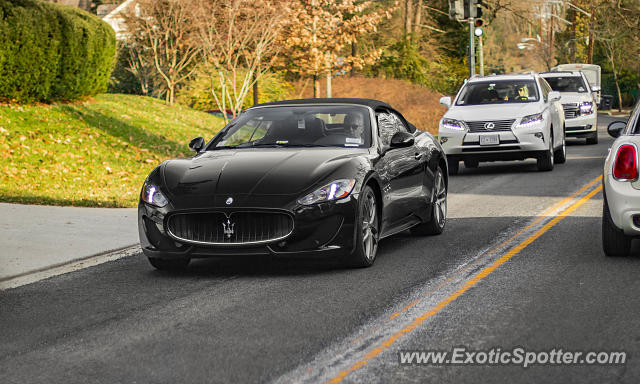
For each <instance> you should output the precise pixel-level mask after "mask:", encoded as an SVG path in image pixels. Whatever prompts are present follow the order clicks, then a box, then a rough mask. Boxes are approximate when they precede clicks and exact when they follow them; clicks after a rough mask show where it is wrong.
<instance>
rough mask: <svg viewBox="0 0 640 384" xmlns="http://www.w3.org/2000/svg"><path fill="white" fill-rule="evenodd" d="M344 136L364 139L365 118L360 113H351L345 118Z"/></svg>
mask: <svg viewBox="0 0 640 384" xmlns="http://www.w3.org/2000/svg"><path fill="white" fill-rule="evenodd" d="M343 124H344V125H343V126H344V134H345V135H347V136H349V137H357V138H359V139H360V138H362V134H363V133H364V116H363V115H362V113H359V112H349V113H348V114H347V115H346V116H345V117H344V123H343Z"/></svg>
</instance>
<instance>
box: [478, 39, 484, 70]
mask: <svg viewBox="0 0 640 384" xmlns="http://www.w3.org/2000/svg"><path fill="white" fill-rule="evenodd" d="M482 37H483V35H480V36H478V61H479V62H480V76H484V52H483V49H482V48H483V47H482Z"/></svg>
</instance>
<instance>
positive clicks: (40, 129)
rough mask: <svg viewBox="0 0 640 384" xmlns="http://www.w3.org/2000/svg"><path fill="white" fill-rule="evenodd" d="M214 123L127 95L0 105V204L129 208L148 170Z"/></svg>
mask: <svg viewBox="0 0 640 384" xmlns="http://www.w3.org/2000/svg"><path fill="white" fill-rule="evenodd" d="M222 126H223V121H222V119H220V118H217V117H214V116H212V115H209V114H207V113H204V112H198V111H194V110H192V109H189V108H186V107H181V106H166V105H165V104H164V103H163V102H162V101H160V100H157V99H153V98H149V97H141V96H132V95H119V94H105V95H99V96H96V97H95V98H93V99H91V100H88V101H84V102H80V103H74V104H54V105H30V106H25V105H0V201H5V202H19V203H28V204H54V205H78V206H102V207H133V206H136V204H137V200H138V194H139V192H140V188H141V186H142V183H143V181H144V178H145V177H146V175H147V174H148V173H149V172H150V171H151V170H152V169H153V168H154V167H155V166H157V165H158V164H159V163H161V162H162V161H163V160H165V159H167V158H170V157H178V156H183V155H187V154H188V153H189V152H190V151H189V148H188V143H189V141H190V140H191V139H192V138H193V137H196V136H203V137H205V138H211V137H212V136H213V134H214V133H216V132H218V130H220V129H221V128H222Z"/></svg>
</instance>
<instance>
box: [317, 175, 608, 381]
mask: <svg viewBox="0 0 640 384" xmlns="http://www.w3.org/2000/svg"><path fill="white" fill-rule="evenodd" d="M599 179H600V176H598V177H597V178H596V179H594V180H593V181H591V182H590V183H588V184H587V185H585V186H584V187H583V188H581V189H580V190H579V191H578V192H576V193H575V194H574V195H572V196H577V195H578V194H579V193H580V192H581V191H584V190H586V189H587V188H588V187H589V186H592V185H593V184H594V183H595V182H596V181H597V180H599ZM601 190H602V185H599V186H597V187H596V188H594V189H593V190H592V191H591V192H589V193H588V194H587V195H585V196H583V197H582V198H581V199H580V200H578V201H576V202H575V203H573V204H572V205H570V206H569V207H567V208H566V209H565V210H564V211H562V212H561V213H560V214H559V215H557V216H556V217H554V218H553V219H551V220H550V221H549V222H548V223H547V224H545V225H544V226H543V227H542V228H540V229H539V230H538V231H536V232H535V233H534V234H532V235H531V236H529V237H528V238H526V239H525V240H524V241H522V242H521V243H520V244H518V245H516V246H515V247H513V248H512V249H511V250H509V252H507V253H506V254H505V255H504V256H502V257H500V258H499V259H498V260H496V261H495V262H493V263H492V264H491V265H490V266H488V267H486V268H484V269H483V270H482V271H480V272H479V273H478V274H477V275H475V276H474V277H473V278H471V279H470V280H468V281H467V282H466V283H465V284H464V285H463V286H462V288H460V289H459V290H457V291H456V292H454V293H453V294H451V295H450V296H449V297H447V298H446V299H444V300H442V301H441V302H439V303H438V304H436V305H435V306H434V307H432V308H431V309H430V310H429V311H427V312H425V313H423V314H422V315H420V316H418V317H417V318H416V319H415V320H414V321H413V322H412V323H411V324H409V325H407V326H406V327H404V328H403V329H401V330H400V331H398V332H396V333H395V334H393V335H392V336H390V337H389V338H388V339H386V340H385V341H383V342H382V343H381V344H380V345H379V346H378V347H376V348H374V349H372V350H371V351H370V352H369V353H367V354H366V355H365V357H364V358H363V359H362V360H360V361H358V362H356V363H355V364H353V365H352V366H351V367H350V368H348V369H346V370H344V371H341V372H340V373H338V375H336V376H335V377H333V378H332V379H330V380H329V381H328V382H329V383H339V382H341V381H342V380H343V379H344V378H345V377H347V375H349V374H350V373H351V372H354V371H357V370H358V369H360V368H362V367H364V366H365V365H366V364H367V363H368V362H369V360H371V359H373V358H374V357H376V356H377V355H379V354H380V353H382V352H383V351H384V350H386V349H388V348H389V347H390V346H392V345H393V344H394V343H395V342H396V341H397V340H398V339H400V338H401V337H402V336H404V335H405V334H407V333H409V332H411V331H413V330H414V329H415V328H416V327H418V326H419V325H421V324H422V323H423V322H425V321H426V320H427V319H428V318H430V317H432V316H433V315H435V314H436V313H438V312H439V311H441V310H442V309H443V308H445V307H446V306H447V305H448V304H449V303H451V302H452V301H454V300H455V299H457V298H458V297H459V296H460V295H462V294H463V293H465V292H466V291H468V290H469V289H471V288H472V287H473V286H475V285H476V284H477V283H478V282H479V281H480V280H482V279H484V278H485V277H487V276H488V275H489V274H491V273H492V272H493V271H495V270H496V269H497V268H499V267H500V266H501V265H502V264H504V263H506V262H507V261H508V260H509V259H511V258H512V257H513V256H515V255H517V254H518V253H520V251H522V250H523V249H525V248H526V247H527V246H528V245H529V244H531V243H533V242H534V241H535V240H536V239H538V238H539V237H540V236H542V235H543V234H544V233H545V232H547V231H548V230H549V229H551V228H552V227H553V226H555V225H556V224H558V223H559V222H560V221H561V220H563V219H564V218H565V217H567V216H568V215H569V214H570V213H571V212H573V211H575V210H576V209H578V208H579V207H580V206H582V205H583V204H584V203H585V202H587V201H588V200H589V199H591V198H592V197H593V196H594V195H595V194H596V193H598V192H600V191H601ZM567 199H569V198H567ZM567 199H565V200H567ZM565 200H563V201H565ZM558 205H560V203H559V204H558ZM550 211H551V210H547V212H550ZM539 220H542V217H540V218H539ZM539 220H538V222H539ZM532 225H534V224H533V223H532V224H530V225H529V227H531V226H532ZM523 231H524V230H523ZM521 232H522V231H521ZM505 243H506V242H505Z"/></svg>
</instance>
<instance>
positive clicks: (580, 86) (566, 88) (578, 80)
mask: <svg viewBox="0 0 640 384" xmlns="http://www.w3.org/2000/svg"><path fill="white" fill-rule="evenodd" d="M544 79H545V80H547V83H549V85H550V86H551V89H553V90H554V91H558V92H580V93H584V92H587V87H586V85H585V84H584V81H583V80H582V77H580V76H571V77H555V76H554V77H545V78H544Z"/></svg>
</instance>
